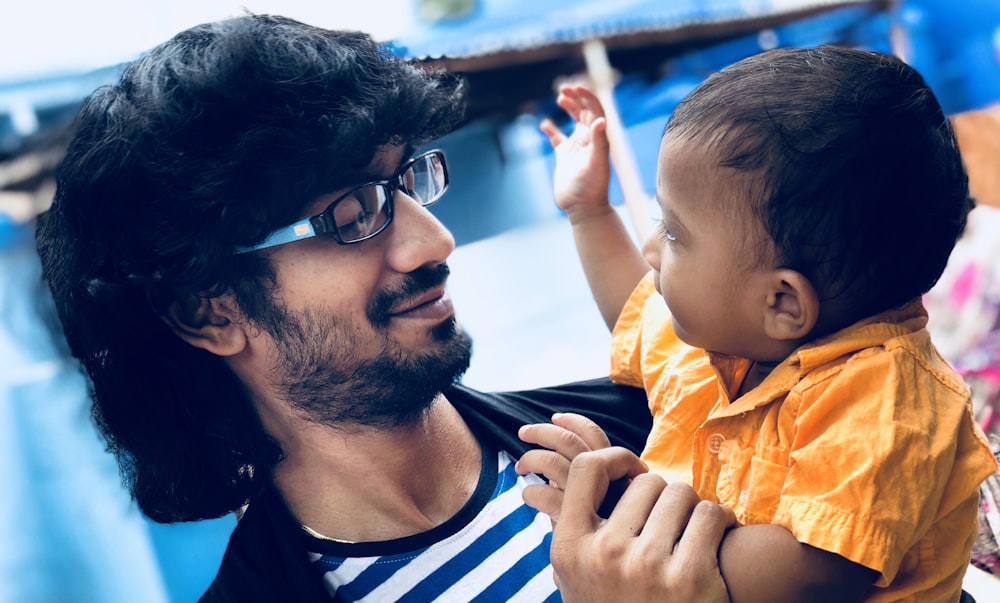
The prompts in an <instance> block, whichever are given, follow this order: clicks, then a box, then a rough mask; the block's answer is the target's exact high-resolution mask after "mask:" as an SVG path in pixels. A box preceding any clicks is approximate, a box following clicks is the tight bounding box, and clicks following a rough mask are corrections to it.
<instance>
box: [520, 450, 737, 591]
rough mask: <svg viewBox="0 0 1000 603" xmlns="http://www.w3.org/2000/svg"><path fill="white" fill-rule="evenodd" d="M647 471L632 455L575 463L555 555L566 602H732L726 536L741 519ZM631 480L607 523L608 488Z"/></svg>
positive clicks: (614, 453)
mask: <svg viewBox="0 0 1000 603" xmlns="http://www.w3.org/2000/svg"><path fill="white" fill-rule="evenodd" d="M645 471H646V467H645V465H644V464H643V463H642V461H641V460H639V459H638V457H636V456H635V455H634V454H632V453H631V452H629V451H628V450H626V449H624V448H605V449H602V450H598V451H595V452H585V453H581V454H579V455H577V456H576V457H575V458H574V459H573V461H572V463H571V465H570V469H569V473H568V475H567V477H566V479H565V482H564V483H565V487H564V492H563V493H562V494H563V496H562V497H561V511H560V517H559V522H558V524H556V526H555V528H554V530H553V535H552V549H551V559H552V567H553V569H554V570H555V578H556V584H557V585H558V586H559V590H560V591H561V592H562V596H563V601H565V602H567V603H587V602H606V601H621V600H629V601H684V602H689V603H729V595H728V591H727V589H726V583H725V581H724V580H723V578H722V574H721V572H720V571H719V561H718V552H719V546H720V543H721V542H722V538H723V536H724V535H725V533H726V530H728V529H729V528H730V527H733V526H735V525H736V517H735V515H734V514H733V512H732V511H731V510H730V509H728V508H726V507H723V506H720V505H717V504H714V503H711V502H708V501H702V500H700V499H699V497H698V495H697V494H696V493H695V492H694V490H692V489H691V488H690V487H689V486H687V485H685V484H680V483H677V484H671V485H669V486H668V485H667V484H666V482H664V481H663V479H661V478H660V477H658V476H656V475H653V474H651V473H646V472H645ZM626 476H627V477H631V478H632V481H631V484H630V485H629V486H628V489H627V490H626V491H625V494H624V495H623V496H622V498H621V500H620V501H619V503H618V505H617V506H616V507H615V509H614V511H612V513H611V515H610V517H609V518H608V519H607V520H606V521H605V520H602V519H601V518H600V517H599V516H598V513H597V509H598V506H599V505H600V503H601V501H602V500H603V498H604V495H605V493H606V491H607V488H608V484H610V483H611V482H612V481H614V480H616V479H620V478H622V477H626ZM524 498H525V501H526V502H527V503H528V504H529V505H532V506H535V504H536V503H538V504H548V502H549V501H548V500H541V501H539V500H535V496H534V493H531V494H530V495H529V491H525V496H524ZM536 508H539V509H541V506H538V507H536Z"/></svg>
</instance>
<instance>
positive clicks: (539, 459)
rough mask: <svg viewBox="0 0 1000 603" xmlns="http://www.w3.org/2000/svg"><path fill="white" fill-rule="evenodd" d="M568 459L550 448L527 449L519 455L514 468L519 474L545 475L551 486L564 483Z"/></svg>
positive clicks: (568, 465) (568, 463)
mask: <svg viewBox="0 0 1000 603" xmlns="http://www.w3.org/2000/svg"><path fill="white" fill-rule="evenodd" d="M569 467H570V460H569V459H567V458H566V457H564V456H563V455H561V454H559V453H558V452H553V451H552V450H545V449H541V448H540V449H537V450H529V451H527V452H525V453H524V454H522V455H521V458H520V459H518V461H517V463H516V464H515V465H514V470H515V471H517V472H518V473H519V474H520V475H527V474H529V473H535V474H538V475H543V476H545V479H547V480H549V483H551V484H552V485H553V486H558V485H559V484H565V483H566V477H567V476H568V475H569Z"/></svg>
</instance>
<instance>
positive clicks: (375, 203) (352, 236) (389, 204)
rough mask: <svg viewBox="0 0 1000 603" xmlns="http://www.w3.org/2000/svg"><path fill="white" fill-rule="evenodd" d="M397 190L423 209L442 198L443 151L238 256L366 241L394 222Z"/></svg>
mask: <svg viewBox="0 0 1000 603" xmlns="http://www.w3.org/2000/svg"><path fill="white" fill-rule="evenodd" d="M396 189H399V190H401V191H403V192H404V193H406V194H407V195H408V196H410V197H411V198H412V199H413V200H414V201H416V202H417V203H419V204H420V205H422V206H424V207H426V206H428V205H430V204H431V203H434V202H435V201H437V200H438V199H440V198H441V197H442V196H443V195H444V192H445V191H446V190H447V189H448V168H447V166H446V165H445V161H444V152H443V151H440V150H433V151H427V152H426V153H421V154H420V155H417V156H416V157H414V158H413V159H410V160H409V161H407V162H406V164H404V165H403V167H402V168H400V170H399V172H398V173H397V174H396V175H395V176H393V177H392V178H389V179H388V180H376V181H374V182H368V183H365V184H362V185H360V186H356V187H354V188H352V189H351V190H349V191H347V192H346V193H344V194H343V195H341V196H339V197H337V198H336V199H335V200H334V201H333V203H331V204H330V205H328V206H327V208H326V209H325V210H323V212H322V213H320V214H318V215H315V216H312V217H311V218H305V219H303V220H299V221H298V222H296V223H294V224H290V225H288V226H285V227H284V228H279V229H278V230H276V231H274V232H272V233H271V234H270V235H268V236H267V238H266V239H264V241H263V242H261V243H259V244H257V245H254V246H252V247H240V248H238V249H237V250H236V253H247V252H250V251H258V250H260V249H267V248H268V247H274V246H276V245H284V244H285V243H291V242H292V241H301V240H302V239H308V238H309V237H315V236H319V235H329V236H331V237H333V239H334V240H335V241H337V242H338V243H340V244H341V245H350V244H352V243H360V242H361V241H367V240H368V239H370V238H372V237H374V236H376V235H378V234H379V233H380V232H382V231H383V230H385V229H386V227H388V226H389V224H390V223H392V209H393V197H394V196H395V193H396Z"/></svg>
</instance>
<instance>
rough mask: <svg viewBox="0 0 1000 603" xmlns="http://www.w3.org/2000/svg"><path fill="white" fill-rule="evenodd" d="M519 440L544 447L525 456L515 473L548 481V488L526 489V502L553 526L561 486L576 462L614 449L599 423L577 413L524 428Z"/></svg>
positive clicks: (553, 417) (559, 501) (563, 415)
mask: <svg viewBox="0 0 1000 603" xmlns="http://www.w3.org/2000/svg"><path fill="white" fill-rule="evenodd" d="M518 437H520V438H521V439H522V440H523V441H525V442H528V443H529V444H537V445H538V446H541V447H542V448H539V449H535V450H529V451H528V452H526V453H524V455H523V456H521V458H520V460H518V461H517V465H515V470H516V471H517V472H518V473H520V474H521V475H525V474H528V473H537V474H539V475H543V476H545V478H546V479H548V480H549V483H548V485H546V486H528V487H527V488H525V502H527V503H528V504H529V505H531V506H533V507H535V508H536V509H538V510H539V511H541V512H543V513H545V514H547V515H548V516H549V517H551V518H552V521H553V523H554V522H555V521H556V519H557V518H558V515H559V508H560V507H561V506H562V486H561V484H565V483H566V478H567V476H568V475H569V468H570V464H571V463H572V461H573V459H574V458H576V457H577V455H579V454H581V453H583V452H589V451H592V450H599V449H601V448H608V447H610V446H611V442H610V441H609V440H608V436H607V434H605V433H604V430H603V429H601V428H600V426H598V425H597V423H594V422H593V421H591V420H590V419H588V418H587V417H584V416H582V415H578V414H575V413H557V414H554V415H552V423H535V424H532V425H524V426H522V427H521V429H520V430H519V431H518Z"/></svg>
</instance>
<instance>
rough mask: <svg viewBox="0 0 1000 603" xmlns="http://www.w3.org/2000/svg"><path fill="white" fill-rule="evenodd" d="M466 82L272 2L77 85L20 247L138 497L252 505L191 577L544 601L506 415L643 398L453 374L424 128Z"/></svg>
mask: <svg viewBox="0 0 1000 603" xmlns="http://www.w3.org/2000/svg"><path fill="white" fill-rule="evenodd" d="M461 107H462V88H461V84H460V82H459V81H458V80H456V79H454V78H453V77H450V76H448V75H446V74H429V73H425V72H422V71H420V70H418V69H416V68H414V67H412V66H410V65H408V64H406V63H405V62H403V61H401V60H399V59H397V58H394V57H392V56H390V55H389V54H388V53H387V52H385V51H384V50H383V49H381V48H380V47H379V46H377V45H376V44H374V43H373V42H372V41H371V40H370V39H369V38H368V37H367V36H366V35H364V34H360V33H357V32H331V31H326V30H321V29H318V28H314V27H310V26H307V25H304V24H301V23H298V22H295V21H292V20H289V19H285V18H280V17H268V16H244V17H239V18H235V19H230V20H226V21H222V22H218V23H211V24H206V25H202V26H198V27H195V28H192V29H190V30H188V31H185V32H182V33H180V34H178V35H177V36H176V37H175V38H173V39H172V40H170V41H168V42H166V43H164V44H163V45H161V46H159V47H157V48H155V49H153V50H152V51H151V52H150V53H149V54H148V55H147V56H145V57H144V58H143V59H141V60H139V61H138V62H136V63H135V64H133V65H131V66H130V67H129V68H128V69H127V70H126V71H125V73H124V74H123V75H122V78H121V80H120V81H119V82H118V83H117V84H116V85H114V86H109V87H105V88H102V89H100V90H98V91H97V92H96V93H95V94H94V95H93V96H91V97H90V98H89V99H88V100H87V101H86V103H85V105H84V107H83V109H82V111H81V115H80V118H79V126H78V128H79V129H78V131H77V134H76V137H75V139H74V140H73V142H72V144H71V145H70V148H69V150H68V152H67V156H66V159H65V161H64V163H63V165H62V167H61V169H60V174H59V189H58V191H57V195H56V199H55V202H54V205H53V208H52V210H51V211H50V212H49V213H48V214H47V215H45V216H43V217H42V219H41V220H40V222H39V234H38V237H39V251H40V253H41V255H42V258H43V264H44V266H45V276H46V277H47V278H48V279H49V282H50V286H51V288H52V290H53V293H54V297H55V299H56V303H57V306H58V309H59V313H60V317H61V319H62V322H63V325H64V328H65V331H66V335H67V339H68V341H69V343H70V346H71V348H72V350H73V352H74V354H75V355H76V356H77V357H79V358H80V359H81V360H82V362H83V364H84V366H85V368H86V369H87V371H88V373H89V375H90V377H91V380H92V382H93V396H94V407H93V408H94V416H95V417H96V419H97V421H98V424H99V426H100V427H101V429H102V431H103V432H104V434H105V435H106V437H107V438H108V441H109V443H110V447H111V449H112V450H113V451H114V452H115V453H116V455H117V457H118V460H119V462H120V463H121V465H122V468H123V472H124V475H125V476H126V478H127V482H128V484H129V486H130V488H131V491H132V494H133V496H134V497H135V498H136V500H137V501H138V503H139V505H140V506H141V508H142V509H143V511H144V512H145V513H146V514H148V515H149V516H150V517H151V518H153V519H155V520H157V521H163V522H172V521H188V520H197V519H202V518H209V517H217V516H221V515H224V514H226V513H229V512H232V511H236V510H242V509H245V514H243V517H242V519H241V520H240V523H239V525H238V527H237V529H236V531H235V532H234V535H233V537H232V539H231V541H230V545H229V548H228V549H227V553H226V556H225V558H224V560H223V563H222V568H221V569H220V571H219V575H218V576H217V578H216V580H215V582H214V583H213V585H212V586H211V588H210V589H209V591H208V592H207V593H206V595H205V597H204V600H207V601H254V600H260V601H279V600H280V601H293V600H295V601H300V600H317V599H318V600H322V599H324V598H325V599H329V598H331V597H333V596H335V597H336V599H337V600H343V601H350V600H359V599H362V598H365V597H367V600H385V601H388V600H400V599H403V598H407V597H408V598H411V599H413V600H420V601H424V600H432V599H435V598H437V597H440V598H441V600H450V601H461V600H471V599H473V598H477V597H478V598H480V599H482V600H495V601H501V600H510V599H514V600H519V601H543V600H551V599H554V598H557V597H558V594H557V593H556V592H555V586H554V584H553V579H552V570H551V568H550V566H549V558H548V553H549V539H550V534H551V526H550V523H549V520H548V518H546V517H545V516H544V515H539V514H538V513H537V512H535V511H534V510H533V509H531V508H530V507H527V506H525V505H524V504H523V503H522V500H521V496H520V491H521V490H522V489H523V488H524V487H525V486H526V485H527V484H530V483H538V480H539V478H537V477H536V476H526V477H518V476H517V475H516V474H515V473H514V471H513V462H514V460H515V459H516V457H517V456H518V455H519V454H520V453H521V452H522V451H523V450H524V447H523V446H522V445H521V443H520V442H519V441H518V440H517V438H516V435H515V434H516V429H517V427H518V426H520V425H521V424H523V423H526V422H533V421H538V420H545V419H547V418H548V416H549V414H550V413H551V412H553V411H554V410H558V409H566V410H577V411H580V412H583V413H586V414H587V415H588V416H591V417H592V418H594V419H595V420H596V421H597V422H598V423H599V424H601V426H602V427H604V428H605V429H607V430H608V432H609V434H611V437H612V441H611V442H610V443H613V444H621V445H627V446H629V447H631V448H632V449H633V450H635V449H637V448H638V447H639V446H641V443H642V439H643V438H644V436H645V431H646V430H648V426H649V416H648V413H647V412H646V410H645V404H644V402H642V401H641V400H642V398H639V399H637V398H636V395H637V393H636V392H635V391H634V390H630V389H629V388H622V387H619V386H615V385H612V384H610V382H608V381H607V380H598V381H594V382H589V383H585V384H577V385H571V386H565V387H561V388H553V389H549V390H540V391H535V392H523V393H520V394H501V395H487V394H482V393H479V392H475V391H472V390H470V389H468V388H465V387H463V386H461V385H457V384H456V381H457V379H458V377H459V376H460V375H461V374H462V372H463V371H464V370H465V369H466V368H467V366H468V363H469V359H470V354H471V343H470V341H469V338H468V337H467V336H466V335H465V334H464V333H463V332H462V330H461V328H460V327H459V326H458V324H457V322H456V320H455V317H454V313H453V310H452V307H451V302H450V301H449V299H448V296H447V294H446V292H445V284H446V280H447V276H448V267H447V264H446V259H447V257H448V255H449V254H450V253H451V252H452V250H453V249H454V240H453V238H452V237H451V235H450V233H449V232H448V231H447V230H445V228H444V227H443V226H442V225H441V224H440V223H439V222H437V221H436V220H435V219H434V218H433V216H432V215H431V214H430V213H429V212H428V211H427V210H426V209H425V208H424V206H426V205H429V204H430V203H433V202H434V201H436V200H437V199H438V198H439V197H440V196H441V195H442V194H443V193H444V191H445V189H446V187H447V178H448V174H447V166H446V160H445V157H444V155H443V154H442V153H440V152H436V151H433V150H431V151H427V150H424V145H426V144H427V143H429V142H430V141H432V140H433V139H435V138H436V137H438V136H440V135H442V134H444V133H446V132H448V131H449V130H450V129H452V128H454V127H455V126H456V125H457V124H458V123H459V121H460V119H461ZM601 445H604V443H603V442H600V443H597V444H596V445H595V447H598V446H601ZM611 450H612V453H605V454H613V451H614V450H615V449H611ZM602 458H604V457H602V456H600V455H598V456H597V457H596V459H595V461H594V463H592V464H591V468H590V469H589V470H588V469H587V468H586V467H584V472H585V473H586V472H587V471H589V472H590V474H592V475H593V476H594V478H593V480H592V482H593V483H594V484H595V488H596V490H601V489H603V490H606V489H607V486H608V481H609V480H610V478H609V477H608V473H609V472H608V471H607V470H605V467H606V465H605V464H602V462H600V461H601V459H602ZM607 466H610V465H607ZM613 473H614V472H613ZM616 473H617V474H616V475H612V476H611V477H619V476H621V475H625V474H634V473H635V471H633V470H626V471H617V472H616ZM585 483H589V482H585ZM658 486H659V488H660V490H662V491H663V496H664V498H671V499H673V498H677V496H676V494H674V492H675V491H676V490H677V489H676V488H675V489H674V490H663V489H662V484H659V485H658ZM596 490H595V491H596ZM681 500H682V501H683V500H684V499H683V498H681ZM599 502H600V501H599V500H598V501H597V503H599ZM597 503H595V504H594V505H593V507H594V508H593V509H592V510H591V513H590V514H589V516H586V517H585V515H586V514H584V513H581V514H580V516H581V517H582V518H583V519H589V518H596V517H597V516H596V515H595V512H596V509H597ZM684 504H689V505H690V506H692V507H693V506H694V503H693V502H686V503H684ZM727 521H728V518H724V519H722V520H719V519H718V518H715V519H713V520H712V521H707V522H705V523H706V525H708V526H709V527H713V526H714V528H715V530H714V531H709V533H708V535H707V536H705V535H700V534H699V535H697V539H698V540H697V541H698V542H701V541H703V540H704V541H707V542H708V544H709V545H712V544H713V543H714V546H716V547H717V546H718V542H719V539H721V531H722V530H723V529H724V528H725V526H726V525H727ZM677 538H680V532H679V531H678V533H677ZM691 538H692V539H694V538H696V537H695V536H692V537H691ZM595 550H596V549H595ZM711 560H714V556H711ZM711 560H710V562H709V563H702V564H701V565H698V566H697V567H698V568H699V569H701V568H703V572H704V573H705V574H708V575H717V574H718V572H717V567H715V566H714V565H713V562H712V561H711ZM680 561H683V560H679V562H680ZM686 584H687V583H686V582H685V583H684V584H683V585H682V586H681V588H686ZM676 592H683V591H676Z"/></svg>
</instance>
